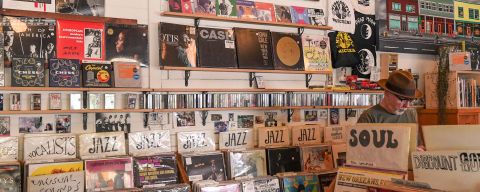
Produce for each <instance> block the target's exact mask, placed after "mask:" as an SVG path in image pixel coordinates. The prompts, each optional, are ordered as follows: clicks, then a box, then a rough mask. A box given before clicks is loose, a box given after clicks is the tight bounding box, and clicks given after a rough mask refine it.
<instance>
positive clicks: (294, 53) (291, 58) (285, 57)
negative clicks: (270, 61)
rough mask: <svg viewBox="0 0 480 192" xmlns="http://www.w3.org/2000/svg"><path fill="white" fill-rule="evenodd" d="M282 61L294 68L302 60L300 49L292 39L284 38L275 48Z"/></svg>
mask: <svg viewBox="0 0 480 192" xmlns="http://www.w3.org/2000/svg"><path fill="white" fill-rule="evenodd" d="M275 49H276V51H277V55H278V58H279V59H280V61H281V62H282V63H283V64H285V65H287V66H289V67H292V66H294V65H296V64H297V63H298V61H299V60H300V47H299V46H298V44H297V42H296V41H295V40H294V39H292V38H291V37H282V38H281V39H280V40H279V41H278V43H277V46H276V47H275Z"/></svg>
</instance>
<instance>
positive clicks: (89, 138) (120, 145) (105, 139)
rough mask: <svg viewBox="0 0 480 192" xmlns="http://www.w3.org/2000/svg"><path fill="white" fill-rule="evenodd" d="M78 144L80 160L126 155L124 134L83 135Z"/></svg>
mask: <svg viewBox="0 0 480 192" xmlns="http://www.w3.org/2000/svg"><path fill="white" fill-rule="evenodd" d="M79 143H80V157H81V158H82V159H90V158H99V157H109V156H116V155H126V150H125V133H124V132H108V133H89V134H83V135H80V138H79Z"/></svg>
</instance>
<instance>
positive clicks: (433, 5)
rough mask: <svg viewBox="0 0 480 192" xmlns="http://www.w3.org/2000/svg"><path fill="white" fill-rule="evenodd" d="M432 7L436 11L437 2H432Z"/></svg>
mask: <svg viewBox="0 0 480 192" xmlns="http://www.w3.org/2000/svg"><path fill="white" fill-rule="evenodd" d="M431 9H432V10H434V11H435V10H437V3H434V2H432V8H431Z"/></svg>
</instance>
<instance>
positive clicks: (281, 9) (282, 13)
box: [275, 5, 292, 23]
mask: <svg viewBox="0 0 480 192" xmlns="http://www.w3.org/2000/svg"><path fill="white" fill-rule="evenodd" d="M275 18H276V19H277V22H282V23H291V22H292V13H291V10H290V7H289V6H284V5H275Z"/></svg>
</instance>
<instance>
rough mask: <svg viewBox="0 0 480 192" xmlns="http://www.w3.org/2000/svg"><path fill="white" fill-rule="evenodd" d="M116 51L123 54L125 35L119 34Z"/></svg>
mask: <svg viewBox="0 0 480 192" xmlns="http://www.w3.org/2000/svg"><path fill="white" fill-rule="evenodd" d="M115 49H116V50H117V52H123V51H124V50H125V34H124V33H119V34H118V39H117V41H116V42H115Z"/></svg>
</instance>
